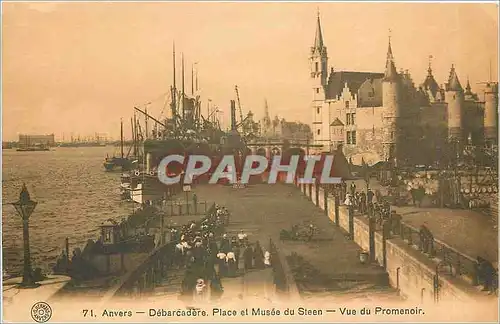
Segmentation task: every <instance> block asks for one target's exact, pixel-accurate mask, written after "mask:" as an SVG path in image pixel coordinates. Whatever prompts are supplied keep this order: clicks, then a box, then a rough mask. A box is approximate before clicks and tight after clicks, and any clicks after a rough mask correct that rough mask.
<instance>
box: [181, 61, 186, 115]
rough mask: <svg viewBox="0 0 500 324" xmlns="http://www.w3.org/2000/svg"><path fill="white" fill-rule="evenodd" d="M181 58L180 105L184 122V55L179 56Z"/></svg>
mask: <svg viewBox="0 0 500 324" xmlns="http://www.w3.org/2000/svg"><path fill="white" fill-rule="evenodd" d="M181 58H182V66H181V70H182V77H181V82H182V99H181V104H182V119H183V120H184V119H185V118H186V112H185V108H186V107H185V105H184V100H185V97H184V96H185V92H184V53H182V54H181Z"/></svg>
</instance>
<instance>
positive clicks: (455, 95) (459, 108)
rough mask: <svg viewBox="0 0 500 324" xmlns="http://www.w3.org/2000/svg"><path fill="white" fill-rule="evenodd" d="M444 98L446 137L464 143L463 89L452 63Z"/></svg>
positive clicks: (460, 143)
mask: <svg viewBox="0 0 500 324" xmlns="http://www.w3.org/2000/svg"><path fill="white" fill-rule="evenodd" d="M445 99H446V103H447V104H448V139H449V140H451V141H454V142H457V143H458V144H459V145H462V144H463V143H464V134H463V129H464V127H463V114H464V89H463V88H462V85H461V84H460V81H459V80H458V76H457V73H456V71H455V67H454V66H453V65H452V66H451V71H450V77H449V79H448V83H447V84H446V93H445Z"/></svg>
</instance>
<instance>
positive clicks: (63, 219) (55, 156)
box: [2, 146, 133, 273]
mask: <svg viewBox="0 0 500 324" xmlns="http://www.w3.org/2000/svg"><path fill="white" fill-rule="evenodd" d="M114 150H115V148H114V147H111V146H108V147H85V148H54V149H52V150H51V151H45V152H17V151H15V150H3V154H2V164H3V166H2V244H3V262H4V263H3V264H4V269H5V270H6V271H7V273H18V272H19V271H21V269H22V262H23V235H22V221H21V217H20V216H18V215H17V213H16V211H15V209H14V207H13V206H12V205H10V204H9V203H11V202H14V201H16V200H18V199H19V192H20V190H21V186H22V184H23V183H26V185H27V187H28V190H29V192H30V194H31V199H32V200H35V201H36V202H38V205H37V207H36V209H35V211H34V212H33V214H32V215H31V218H30V246H31V258H32V264H33V267H34V268H35V267H40V268H42V269H44V270H45V271H51V269H52V266H53V265H54V264H55V261H56V259H57V257H58V256H59V255H60V254H61V252H62V250H63V248H64V240H65V238H66V237H68V238H69V244H70V250H73V249H74V248H76V247H79V248H83V247H84V245H85V243H86V241H87V240H88V239H97V238H98V236H99V225H100V224H101V223H102V222H103V221H105V220H107V219H109V218H113V219H116V220H120V219H122V218H123V217H127V216H128V215H129V214H130V213H131V212H132V210H133V203H131V202H125V201H122V200H121V199H120V190H119V185H120V172H105V171H104V167H103V161H104V157H105V156H106V154H107V153H109V154H110V155H111V154H112V153H113V151H114Z"/></svg>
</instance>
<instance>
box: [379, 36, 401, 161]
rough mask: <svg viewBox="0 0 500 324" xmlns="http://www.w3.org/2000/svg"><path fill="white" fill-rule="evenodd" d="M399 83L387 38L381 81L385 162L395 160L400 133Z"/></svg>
mask: <svg viewBox="0 0 500 324" xmlns="http://www.w3.org/2000/svg"><path fill="white" fill-rule="evenodd" d="M400 82H401V80H400V76H399V74H398V72H397V70H396V65H395V64H394V57H393V55H392V47H391V40H390V38H389V47H388V49H387V60H386V64H385V75H384V78H383V80H382V104H383V106H384V121H383V123H384V141H383V151H384V152H383V155H384V159H385V160H386V161H392V160H395V159H396V160H397V150H396V149H397V139H398V137H399V131H400V125H399V117H400V114H401V102H400V101H401V98H400V86H401V83H400Z"/></svg>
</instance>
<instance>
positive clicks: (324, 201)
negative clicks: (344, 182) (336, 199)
mask: <svg viewBox="0 0 500 324" xmlns="http://www.w3.org/2000/svg"><path fill="white" fill-rule="evenodd" d="M328 192H329V188H328V186H325V187H324V188H323V205H324V207H325V214H326V215H327V216H328Z"/></svg>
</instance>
